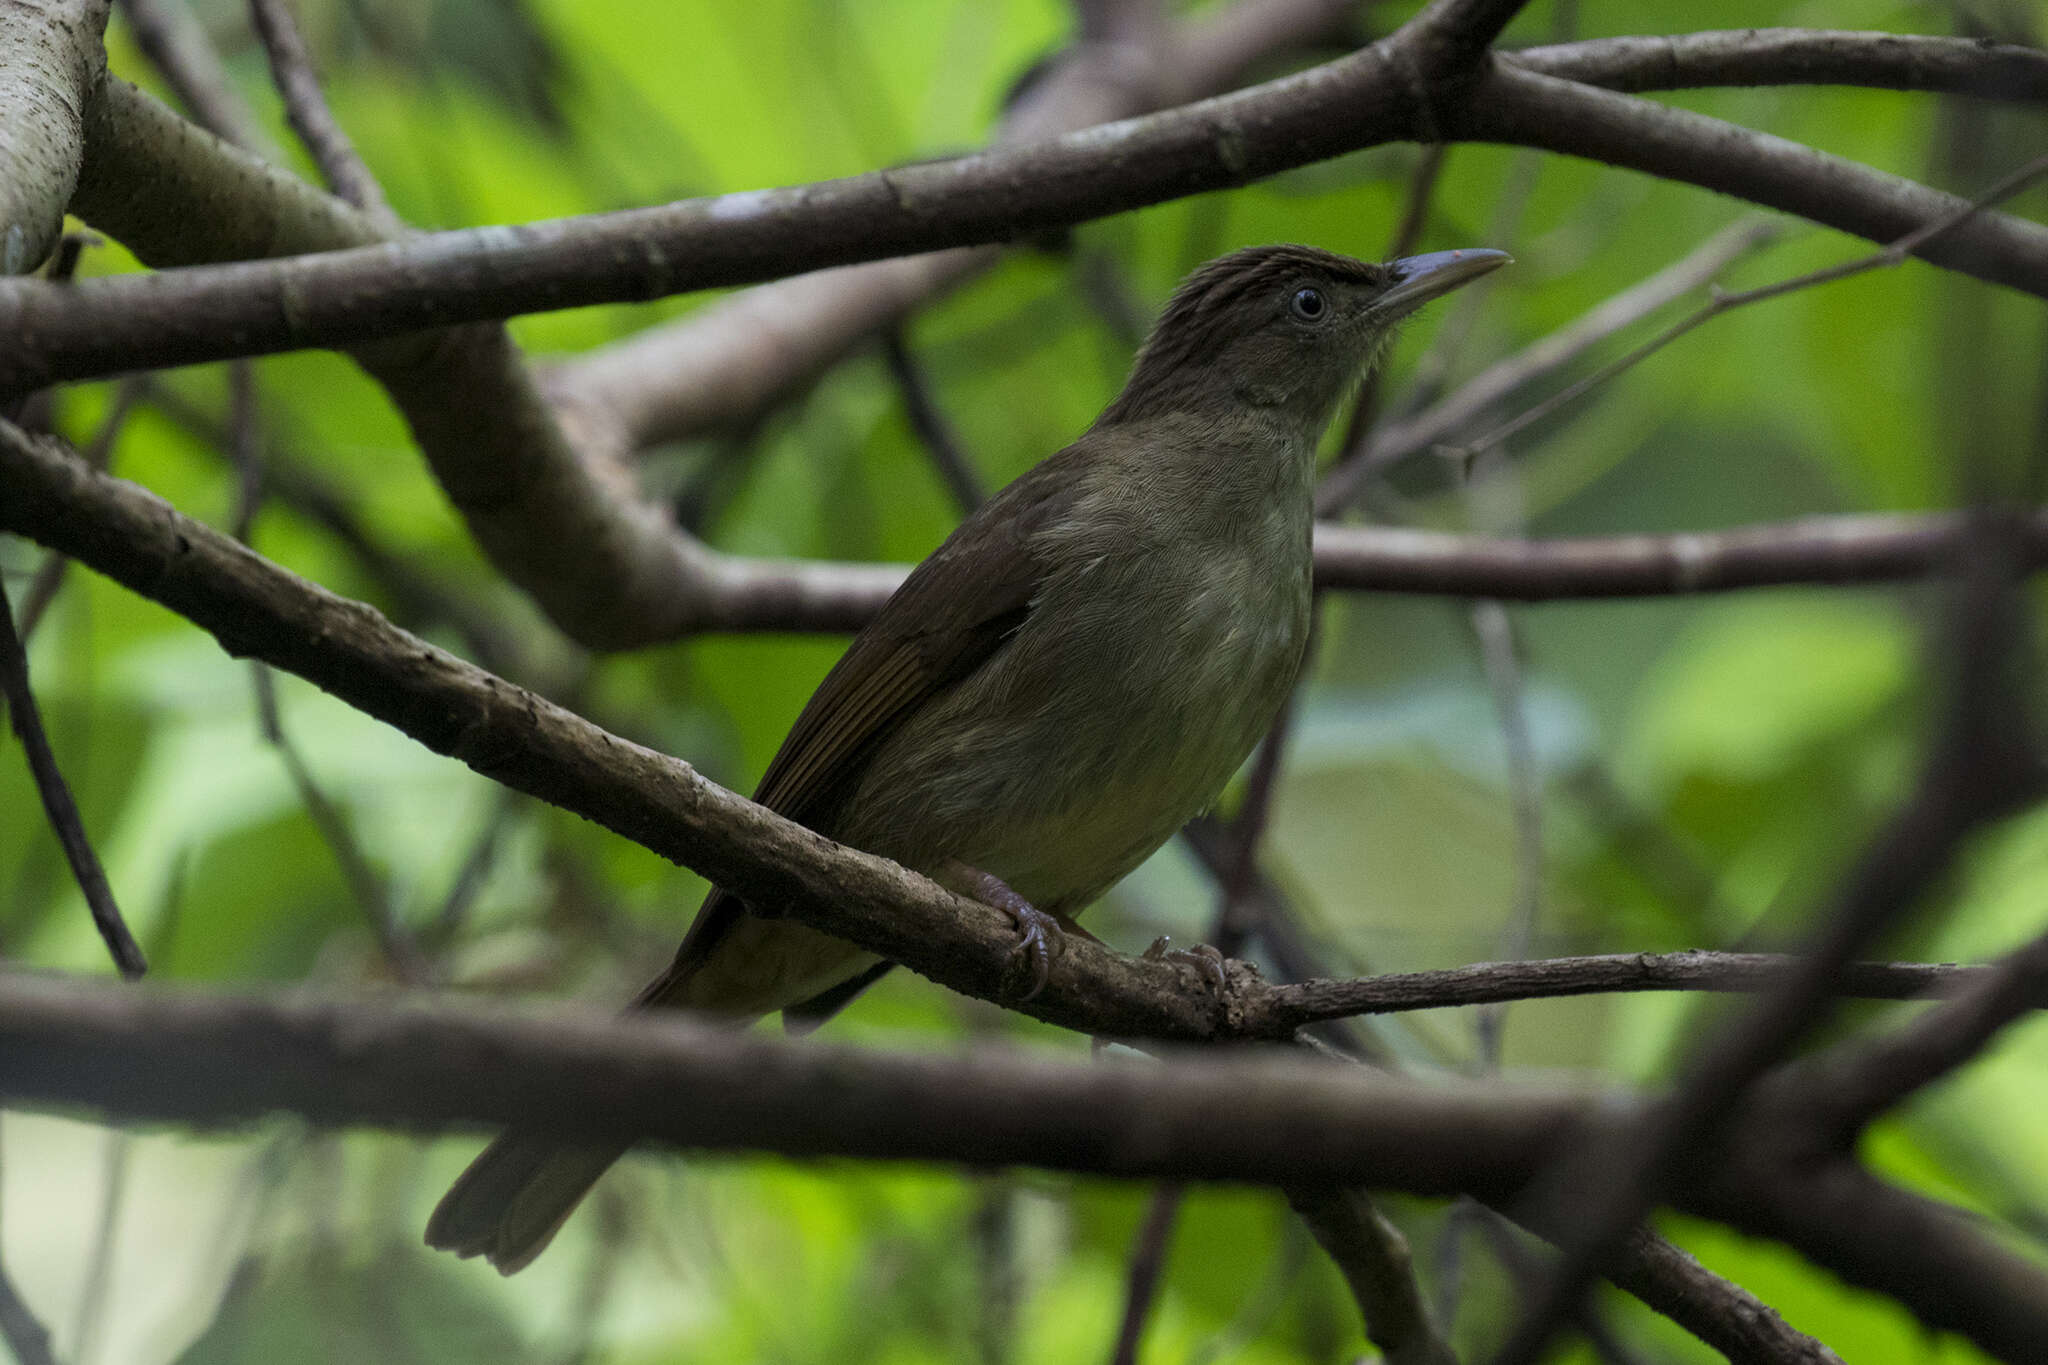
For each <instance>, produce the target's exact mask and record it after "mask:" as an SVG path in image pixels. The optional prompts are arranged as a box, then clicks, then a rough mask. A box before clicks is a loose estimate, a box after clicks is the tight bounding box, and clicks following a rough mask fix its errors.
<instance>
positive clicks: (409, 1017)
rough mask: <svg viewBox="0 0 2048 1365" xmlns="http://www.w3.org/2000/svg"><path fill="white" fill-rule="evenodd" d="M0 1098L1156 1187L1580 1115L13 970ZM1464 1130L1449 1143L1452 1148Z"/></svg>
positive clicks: (1457, 1186)
mask: <svg viewBox="0 0 2048 1365" xmlns="http://www.w3.org/2000/svg"><path fill="white" fill-rule="evenodd" d="M0 1043H4V1045H0V1094H4V1095H5V1096H7V1098H8V1101H9V1102H10V1103H15V1104H20V1103H34V1104H37V1105H41V1106H57V1105H61V1106H66V1107H86V1108H90V1109H94V1110H97V1111H100V1112H103V1113H106V1114H110V1115H119V1116H122V1117H125V1118H133V1119H156V1120H168V1121H173V1122H178V1123H181V1124H187V1125H191V1126H193V1127H203V1128H209V1129H218V1128H224V1127H232V1126H235V1125H239V1124H243V1123H246V1122H248V1121H249V1120H251V1119H254V1118H258V1117H261V1116H263V1115H265V1114H268V1113H272V1112H275V1111H277V1110H280V1109H283V1110H288V1111H290V1112H293V1113H298V1114H302V1115H304V1116H306V1117H307V1118H310V1119H312V1120H314V1121H316V1122H320V1123H331V1124H364V1123H368V1124H376V1125H379V1126H390V1127H397V1128H404V1129H408V1130H411V1131H415V1132H436V1131H443V1130H448V1129H457V1128H459V1129H468V1130H477V1129H483V1128H487V1127H497V1126H517V1127H520V1128H522V1129H529V1130H533V1131H539V1132H546V1133H549V1134H551V1135H554V1136H559V1137H562V1138H564V1139H578V1138H583V1139H591V1138H605V1139H618V1138H620V1137H626V1136H631V1137H644V1138H648V1139H651V1140H653V1141H656V1142H660V1143H664V1144H667V1145H673V1146H679V1147H690V1148H708V1149H714V1150H726V1151H773V1152H780V1153H782V1154H785V1155H790V1156H821V1155H836V1156H860V1157H874V1158H882V1159H891V1160H926V1161H943V1162H949V1163H961V1164H966V1165H974V1166H1006V1165H1029V1166H1037V1167H1043V1168H1047V1169H1053V1170H1073V1171H1088V1172H1093V1173H1096V1174H1104V1175H1121V1176H1134V1177H1151V1178H1166V1179H1173V1178H1186V1179H1203V1180H1238V1181H1254V1182H1258V1183H1265V1184H1275V1185H1288V1184H1303V1185H1352V1184H1372V1185H1377V1186H1383V1187H1391V1188H1396V1189H1408V1190H1413V1191H1415V1192H1417V1193H1425V1194H1444V1193H1451V1192H1455V1191H1458V1190H1461V1189H1465V1188H1468V1187H1475V1188H1479V1189H1483V1190H1487V1191H1491V1192H1493V1193H1495V1194H1496V1195H1503V1196H1504V1195H1506V1194H1509V1193H1512V1191H1513V1190H1514V1189H1515V1188H1517V1187H1518V1185H1519V1184H1520V1183H1521V1182H1522V1181H1523V1180H1526V1179H1527V1178H1528V1177H1529V1176H1530V1175H1531V1174H1532V1173H1533V1172H1534V1170H1535V1168H1536V1165H1537V1163H1538V1162H1540V1160H1541V1159H1542V1153H1543V1152H1544V1151H1545V1149H1546V1148H1547V1147H1548V1146H1549V1145H1550V1144H1551V1143H1552V1142H1554V1141H1557V1140H1560V1139H1562V1138H1563V1137H1564V1136H1565V1135H1566V1134H1567V1133H1568V1132H1569V1131H1570V1130H1571V1129H1572V1128H1573V1127H1574V1126H1576V1125H1577V1124H1578V1123H1580V1122H1582V1121H1583V1119H1584V1115H1583V1113H1582V1109H1583V1103H1584V1102H1583V1100H1581V1099H1580V1098H1579V1097H1577V1096H1574V1095H1571V1094H1569V1093H1565V1092H1558V1091H1541V1090H1535V1089H1529V1088H1520V1089H1511V1088H1508V1087H1503V1086H1498V1085H1495V1086H1480V1085H1477V1084H1472V1083H1463V1084H1458V1083H1452V1082H1449V1081H1435V1082H1430V1083H1426V1084H1425V1083H1421V1082H1415V1081H1407V1080H1402V1079H1400V1078H1397V1077H1391V1076H1386V1075H1383V1074H1380V1073H1377V1072H1370V1071H1365V1070H1363V1069H1360V1068H1355V1067H1343V1066H1332V1065H1330V1064H1328V1063H1326V1062H1318V1061H1315V1060H1312V1059H1309V1058H1306V1057H1300V1056H1297V1055H1294V1054H1292V1053H1290V1052H1287V1051H1285V1050H1282V1051H1280V1052H1277V1053H1261V1054H1258V1055H1255V1056H1254V1055H1246V1054H1242V1053H1240V1054H1233V1055H1218V1054H1215V1053H1213V1052H1208V1051H1203V1052H1198V1053H1191V1054H1188V1055H1185V1056H1176V1057H1175V1058H1173V1059H1172V1060H1171V1062H1170V1063H1169V1064H1167V1065H1164V1066H1162V1065H1156V1064H1154V1063H1151V1062H1141V1061H1134V1062H1128V1063H1118V1064H1114V1065H1084V1064H1076V1063H1074V1062H1071V1061H1064V1060H1051V1059H1047V1058H1044V1057H1042V1056H1034V1055H1031V1054H1028V1053H1024V1052H1019V1051H1016V1050H1013V1049H1008V1048H995V1047H978V1048H976V1049H974V1050H973V1051H972V1052H971V1053H965V1054H903V1053H885V1052H873V1051H864V1050H857V1049H852V1048H846V1047H842V1046H838V1045H834V1044H826V1043H818V1042H814V1041H807V1042H801V1043H795V1042H790V1041H787V1040H785V1039H782V1038H778V1037H776V1036H774V1035H772V1034H761V1033H755V1034H741V1033H735V1032H733V1031H732V1030H730V1029H725V1028H721V1027H718V1026H716V1025H707V1024H701V1023H698V1022H696V1021H693V1020H691V1019H689V1018H687V1017H685V1016H680V1015H674V1014H663V1015H634V1016H626V1017H618V1016H614V1015H608V1014H598V1013H595V1012H590V1011H577V1012H558V1013H551V1014H549V1015H546V1016H540V1017H536V1016H534V1015H531V1014H520V1013H515V1012H513V1011H510V1010H505V1009H481V1008H476V1007H469V1008H463V1009H454V1008H449V1007H446V1006H435V1007H431V1008H425V1007H421V1006H418V1005H408V1004H390V1003H381V1002H380V1003H372V1002H357V1003H347V1002H332V1001H327V1002H322V1001H315V1000H310V999H306V998H303V997H287V998H281V999H264V998H260V997H245V998H237V997H234V996H227V995H221V996H210V995H204V994H201V993H198V992H194V991H183V990H180V991H165V990H158V989H148V990H144V989H138V988H134V987H127V988H121V989H118V990H117V989H115V988H112V987H101V986H95V985H92V984H91V983H87V982H83V981H74V980H64V979H61V978H45V977H39V976H35V975H28V974H18V973H17V974H6V975H0ZM1451 1134H1456V1135H1457V1136H1456V1137H1455V1140H1449V1141H1447V1140H1446V1138H1447V1137H1448V1136H1449V1135H1451Z"/></svg>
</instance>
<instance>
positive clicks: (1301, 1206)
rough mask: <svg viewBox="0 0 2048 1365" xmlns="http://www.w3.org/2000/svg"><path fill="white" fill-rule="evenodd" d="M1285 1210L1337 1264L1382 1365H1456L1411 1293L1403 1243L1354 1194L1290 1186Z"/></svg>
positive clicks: (1397, 1233)
mask: <svg viewBox="0 0 2048 1365" xmlns="http://www.w3.org/2000/svg"><path fill="white" fill-rule="evenodd" d="M1287 1205H1288V1207H1289V1208H1291V1209H1293V1210H1294V1212H1295V1214H1296V1215H1297V1216H1298V1217H1299V1218H1300V1219H1301V1221H1302V1222H1304V1223H1306V1224H1307V1225H1308V1230H1309V1232H1310V1233H1311V1234H1312V1235H1313V1236H1314V1237H1315V1239H1316V1244H1317V1245H1318V1246H1320V1247H1322V1249H1323V1250H1324V1251H1325V1252H1326V1253H1327V1254H1328V1255H1329V1257H1330V1259H1331V1260H1332V1261H1335V1262H1336V1263H1337V1269H1338V1270H1339V1271H1341V1272H1342V1273H1343V1275H1344V1282H1345V1283H1346V1284H1347V1285H1349V1286H1350V1287H1351V1296H1352V1297H1353V1298H1354V1299H1356V1300H1358V1303H1359V1305H1360V1307H1361V1308H1363V1309H1364V1310H1365V1330H1366V1336H1367V1338H1368V1339H1370V1340H1371V1342H1372V1344H1373V1345H1375V1346H1377V1347H1379V1348H1380V1352H1381V1354H1382V1355H1383V1356H1384V1357H1385V1359H1386V1361H1387V1365H1458V1361H1457V1357H1456V1356H1454V1355H1452V1354H1451V1348H1450V1347H1449V1345H1447V1344H1446V1343H1445V1341H1444V1339H1443V1337H1442V1335H1441V1334H1439V1333H1438V1331H1437V1328H1436V1323H1435V1321H1434V1320H1433V1319H1432V1318H1431V1316H1430V1312H1429V1305H1428V1304H1427V1303H1425V1302H1424V1301H1423V1298H1422V1295H1421V1293H1420V1291H1419V1290H1418V1289H1417V1287H1416V1282H1415V1271H1414V1267H1413V1266H1412V1265H1411V1264H1410V1257H1409V1251H1408V1239H1407V1238H1405V1237H1403V1236H1402V1235H1401V1230H1400V1229H1399V1228H1397V1227H1395V1226H1394V1225H1393V1224H1392V1223H1390V1222H1388V1221H1387V1217H1386V1215H1385V1214H1383V1213H1381V1212H1380V1211H1379V1210H1378V1209H1377V1208H1375V1207H1373V1203H1372V1201H1371V1200H1370V1199H1368V1198H1367V1197H1366V1196H1365V1195H1364V1194H1362V1193H1360V1192H1359V1191H1357V1190H1348V1189H1342V1188H1337V1187H1331V1186H1325V1187H1323V1188H1321V1189H1317V1188H1314V1187H1307V1188H1304V1187H1302V1186H1299V1185H1295V1186H1290V1187H1289V1188H1288V1190H1287Z"/></svg>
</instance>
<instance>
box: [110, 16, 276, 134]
mask: <svg viewBox="0 0 2048 1365" xmlns="http://www.w3.org/2000/svg"><path fill="white" fill-rule="evenodd" d="M121 11H122V13H124V14H125V15H127V17H128V29H129V31H130V32H131V33H132V34H133V35H134V37H135V45H136V46H137V47H139V48H141V49H142V55H143V56H145V57H147V58H149V62H150V65H152V66H154V67H155V68H156V69H157V71H158V73H159V74H161V75H162V76H163V78H164V83H165V84H166V85H168V86H170V88H171V93H172V94H174V95H176V96H177V97H178V102H179V103H180V104H182V105H183V106H184V107H185V112H186V113H187V114H189V115H190V116H191V118H192V120H193V122H195V123H197V124H198V125H199V126H200V127H202V128H204V129H206V131H208V132H209V133H212V134H213V135H214V136H215V137H217V138H220V139H222V140H223V141H226V142H232V143H234V144H235V145H236V146H237V147H240V148H242V149H243V150H244V151H250V152H255V153H256V154H257V155H259V156H266V157H270V158H272V159H273V160H274V159H276V158H275V153H276V151H277V148H276V147H275V146H274V145H273V144H272V142H271V140H270V137H269V135H268V134H267V133H265V132H264V131H263V130H262V128H261V127H260V126H259V125H258V124H257V122H256V120H255V118H254V117H253V116H252V115H251V114H250V112H249V106H248V105H247V104H246V103H244V102H243V100H242V96H241V92H240V91H238V90H236V89H235V86H234V82H233V81H232V80H230V79H229V77H228V72H227V68H226V67H225V66H224V65H222V64H221V59H220V53H219V52H217V51H215V50H214V46H213V40H212V39H211V38H209V37H208V36H207V33H206V25H204V24H202V23H201V22H200V21H199V20H198V18H197V17H196V16H194V15H193V13H192V7H191V6H190V5H188V4H186V3H185V0H121Z"/></svg>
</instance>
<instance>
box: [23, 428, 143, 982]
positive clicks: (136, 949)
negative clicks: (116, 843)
mask: <svg viewBox="0 0 2048 1365" xmlns="http://www.w3.org/2000/svg"><path fill="white" fill-rule="evenodd" d="M9 430H12V428H9ZM0 700H4V701H5V702H6V703H7V720H8V723H9V725H10V726H11V727H12V728H13V730H14V734H15V737H16V738H17V739H19V740H20V741H21V749H22V754H23V756H24V757H26V758H27V760H28V769H29V773H30V775H31V776H33V777H34V779H35V784H36V795H37V796H39V797H41V798H42V802H43V812H44V814H46V815H47V816H48V817H49V820H50V828H51V830H52V831H54V832H55V833H56V836H57V842H58V843H59V844H61V845H62V846H63V849H64V858H65V861H67V862H69V863H70V864H71V875H72V877H73V878H74V879H75V880H76V881H77V882H78V889H79V892H80V893H81V894H82V895H83V896H84V897H85V904H86V909H87V910H88V911H90V912H91V914H92V922H93V927H94V928H96V929H98V930H99V932H100V938H101V939H102V940H103V941H104V942H105V943H106V945H107V952H108V953H109V954H111V955H112V956H113V959H114V965H115V967H117V968H119V969H120V972H121V975H123V976H125V977H128V978H129V979H130V980H133V979H134V978H136V977H139V976H141V975H142V974H143V973H144V972H145V971H147V970H148V969H149V964H148V962H147V961H145V960H144V958H143V956H142V949H141V947H140V946H139V945H137V943H136V942H135V936H134V935H133V934H131V933H129V932H128V923H127V921H126V920H124V919H122V918H121V907H120V906H119V905H117V904H115V903H114V890H113V888H112V887H110V886H108V885H107V874H106V870H105V869H104V868H102V867H101V866H100V860H99V856H98V855H97V854H95V853H94V852H93V849H92V840H91V839H89V838H87V837H86V833H85V820H84V818H83V817H82V816H80V815H79V813H78V803H77V802H76V801H74V800H72V798H71V788H70V787H68V786H66V785H65V782H64V773H63V770H62V769H60V768H58V766H57V756H56V755H55V754H53V753H51V752H50V740H49V737H48V736H47V735H45V734H44V733H43V718H42V715H41V714H40V713H39V712H38V711H37V709H36V698H35V693H34V692H33V691H32V690H30V688H29V681H28V653H27V651H26V650H24V649H23V648H22V645H21V637H20V636H19V635H17V634H15V630H14V609H13V607H12V606H10V605H9V603H8V601H7V585H6V584H5V582H0Z"/></svg>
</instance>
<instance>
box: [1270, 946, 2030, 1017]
mask: <svg viewBox="0 0 2048 1365" xmlns="http://www.w3.org/2000/svg"><path fill="white" fill-rule="evenodd" d="M1797 962H1798V960H1797V959H1796V958H1793V957H1790V956H1787V955H1785V954H1782V953H1717V952H1704V951H1697V950H1695V951H1690V952H1681V953H1610V954H1606V955H1603V956H1597V957H1554V958H1541V959H1536V960H1533V961H1526V962H1476V963H1473V964H1472V965H1471V966H1468V967H1450V968H1446V969H1443V970H1440V971H1431V972H1398V973H1396V972H1390V973H1387V974H1385V975H1382V976H1367V977H1360V978H1357V979H1356V980H1350V981H1328V980H1324V981H1302V982H1298V983H1295V984H1292V985H1284V986H1277V987H1275V988H1274V989H1275V994H1276V997H1277V998H1276V1005H1275V1007H1276V1008H1279V1009H1282V1010H1284V1011H1286V1012H1287V1014H1288V1015H1289V1017H1291V1018H1293V1019H1295V1020H1296V1021H1297V1022H1298V1023H1299V1024H1308V1023H1313V1022H1318V1021H1321V1020H1325V1019H1347V1018H1350V1017H1352V1016H1354V1015H1361V1014H1394V1013H1399V1012H1402V1011H1405V1010H1433V1009H1446V1008H1450V1007H1453V1006H1458V1005H1486V1004H1496V1003H1501V1002H1506V1001H1512V1000H1551V999H1556V998H1558V997H1560V996H1568V995H1604V994H1608V993H1610V992H1618V991H1719V992H1740V993H1745V994H1746V993H1749V992H1753V991H1761V990H1768V989H1770V988H1771V987H1772V986H1774V985H1776V984H1778V983H1779V982H1782V981H1783V980H1784V979H1785V978H1786V977H1787V976H1788V975H1789V974H1790V973H1791V972H1792V971H1793V969H1794V967H1795V966H1796V965H1797ZM1995 970H1996V968H1992V967H1965V966H1957V965H1955V964H1953V963H1945V962H1943V963H1933V962H1857V963H1851V964H1850V965H1849V966H1848V967H1847V968H1845V969H1844V970H1843V972H1842V973H1841V975H1840V976H1838V977H1837V978H1836V979H1835V980H1834V981H1833V982H1832V983H1831V984H1830V986H1829V989H1830V991H1831V992H1832V993H1833V994H1836V995H1840V996H1847V997H1856V998H1860V999H1865V1000H1919V999H1937V998H1943V997H1951V996H1958V995H1962V994H1963V993H1965V992H1966V991H1972V990H1975V989H1977V988H1978V986H1979V984H1980V983H1981V982H1982V981H1983V980H1984V979H1985V977H1986V976H1988V975H1989V974H1990V973H1992V972H1993V971H1995ZM2029 1004H2030V1006H2031V1007H2032V1008H2036V1009H2048V987H2042V988H2040V989H2037V990H2035V991H2034V993H2033V995H2032V996H2031V997H2030V998H2029Z"/></svg>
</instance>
